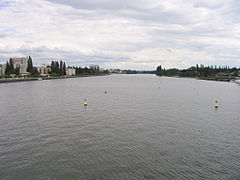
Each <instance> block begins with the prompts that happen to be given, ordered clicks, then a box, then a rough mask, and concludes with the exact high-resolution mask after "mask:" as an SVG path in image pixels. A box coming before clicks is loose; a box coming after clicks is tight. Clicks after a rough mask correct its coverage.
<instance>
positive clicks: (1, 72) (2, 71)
mask: <svg viewBox="0 0 240 180" xmlns="http://www.w3.org/2000/svg"><path fill="white" fill-rule="evenodd" d="M4 74H5V65H3V64H0V76H3V75H4Z"/></svg>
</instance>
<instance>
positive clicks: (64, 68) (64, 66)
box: [63, 62, 66, 76]
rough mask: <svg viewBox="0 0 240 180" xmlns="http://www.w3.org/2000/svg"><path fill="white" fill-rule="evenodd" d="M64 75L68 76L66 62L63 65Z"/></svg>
mask: <svg viewBox="0 0 240 180" xmlns="http://www.w3.org/2000/svg"><path fill="white" fill-rule="evenodd" d="M63 75H64V76H65V75H66V64H65V62H64V63H63Z"/></svg>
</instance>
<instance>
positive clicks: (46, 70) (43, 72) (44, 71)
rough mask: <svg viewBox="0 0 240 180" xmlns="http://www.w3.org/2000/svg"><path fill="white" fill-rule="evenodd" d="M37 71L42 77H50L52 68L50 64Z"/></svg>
mask: <svg viewBox="0 0 240 180" xmlns="http://www.w3.org/2000/svg"><path fill="white" fill-rule="evenodd" d="M37 70H38V72H39V74H40V75H41V76H49V74H50V72H51V67H50V66H49V65H48V64H43V65H42V66H41V67H38V68H37Z"/></svg>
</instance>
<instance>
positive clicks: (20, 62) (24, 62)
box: [10, 56, 30, 75]
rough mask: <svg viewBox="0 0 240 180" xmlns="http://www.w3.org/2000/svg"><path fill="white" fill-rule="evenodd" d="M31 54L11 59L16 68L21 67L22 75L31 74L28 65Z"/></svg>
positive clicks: (20, 72)
mask: <svg viewBox="0 0 240 180" xmlns="http://www.w3.org/2000/svg"><path fill="white" fill-rule="evenodd" d="M29 58H30V57H29V56H28V57H26V58H25V57H22V58H10V60H11V61H12V63H13V67H14V69H16V68H19V74H21V75H27V74H29V73H28V72H27V66H28V60H29Z"/></svg>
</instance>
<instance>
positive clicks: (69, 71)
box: [66, 68, 76, 76]
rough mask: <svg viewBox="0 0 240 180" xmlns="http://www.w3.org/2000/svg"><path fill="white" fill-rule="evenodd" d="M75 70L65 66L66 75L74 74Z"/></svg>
mask: <svg viewBox="0 0 240 180" xmlns="http://www.w3.org/2000/svg"><path fill="white" fill-rule="evenodd" d="M75 75H76V70H75V69H74V68H66V76H75Z"/></svg>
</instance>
